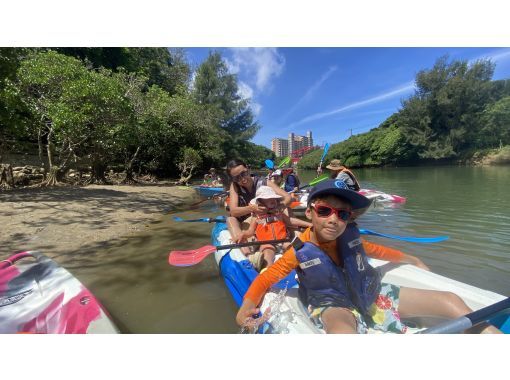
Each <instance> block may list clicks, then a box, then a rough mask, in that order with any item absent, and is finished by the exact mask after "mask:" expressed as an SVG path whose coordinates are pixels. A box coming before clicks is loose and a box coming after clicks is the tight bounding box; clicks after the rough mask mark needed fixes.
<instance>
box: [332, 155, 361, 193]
mask: <svg viewBox="0 0 510 380" xmlns="http://www.w3.org/2000/svg"><path fill="white" fill-rule="evenodd" d="M326 169H329V170H331V178H332V179H339V180H341V181H344V182H345V183H346V185H347V187H348V188H349V189H351V190H354V191H359V190H360V189H361V186H360V185H359V182H358V180H357V179H356V176H355V175H354V173H353V172H351V171H350V170H349V169H347V168H346V167H345V166H343V165H341V164H340V160H332V161H331V162H330V163H329V165H328V166H326Z"/></svg>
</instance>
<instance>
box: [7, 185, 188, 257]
mask: <svg viewBox="0 0 510 380" xmlns="http://www.w3.org/2000/svg"><path fill="white" fill-rule="evenodd" d="M195 196H196V195H195V192H194V190H193V189H191V188H186V187H182V186H179V187H175V186H174V187H171V186H100V185H91V186H87V187H57V188H42V189H35V188H25V189H16V190H11V191H3V192H0V226H1V227H0V231H1V232H0V258H2V259H3V258H5V257H6V256H7V255H9V254H10V253H12V252H14V251H20V250H40V251H42V252H44V253H45V254H46V255H48V256H50V257H55V256H57V255H60V254H63V253H69V252H73V251H77V250H80V249H84V248H89V249H90V248H94V247H97V248H101V247H105V246H107V245H108V244H109V243H111V242H114V241H116V240H119V239H121V238H123V237H126V236H129V235H132V234H134V233H137V232H140V231H143V230H144V229H145V228H147V227H148V225H149V223H151V222H152V221H155V220H158V219H160V218H161V215H162V214H163V213H165V212H168V211H169V210H171V209H175V208H178V207H181V206H184V205H185V204H186V203H188V202H191V200H192V199H194V197H195Z"/></svg>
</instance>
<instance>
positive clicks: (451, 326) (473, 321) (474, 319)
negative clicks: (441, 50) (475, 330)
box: [419, 298, 510, 334]
mask: <svg viewBox="0 0 510 380" xmlns="http://www.w3.org/2000/svg"><path fill="white" fill-rule="evenodd" d="M503 313H505V314H508V313H510V298H506V299H504V300H501V301H499V302H496V303H495V304H492V305H489V306H486V307H484V308H482V309H480V310H477V311H473V312H472V313H469V314H466V315H464V316H463V317H460V318H457V319H454V320H451V321H447V322H443V323H440V324H439V325H437V326H433V327H431V328H429V329H426V330H423V331H420V332H419V334H458V333H460V332H462V331H464V330H466V329H469V328H471V327H473V326H476V325H477V324H479V323H482V322H485V321H487V320H489V319H492V318H494V317H496V316H498V315H499V314H503Z"/></svg>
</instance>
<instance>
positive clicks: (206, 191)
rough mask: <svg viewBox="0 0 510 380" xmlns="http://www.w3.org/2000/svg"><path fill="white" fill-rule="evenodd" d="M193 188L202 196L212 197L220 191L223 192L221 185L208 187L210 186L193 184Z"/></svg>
mask: <svg viewBox="0 0 510 380" xmlns="http://www.w3.org/2000/svg"><path fill="white" fill-rule="evenodd" d="M193 188H194V189H195V190H196V191H197V192H198V194H199V195H200V196H202V197H212V196H213V195H217V194H220V193H224V192H225V190H224V189H223V187H210V186H193Z"/></svg>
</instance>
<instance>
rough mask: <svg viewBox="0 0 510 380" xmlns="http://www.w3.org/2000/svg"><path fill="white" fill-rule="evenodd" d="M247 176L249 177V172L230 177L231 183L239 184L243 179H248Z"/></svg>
mask: <svg viewBox="0 0 510 380" xmlns="http://www.w3.org/2000/svg"><path fill="white" fill-rule="evenodd" d="M249 176H250V171H249V170H245V171H243V172H241V173H239V174H238V175H234V176H232V181H234V182H240V181H241V179H243V178H245V177H249Z"/></svg>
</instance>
